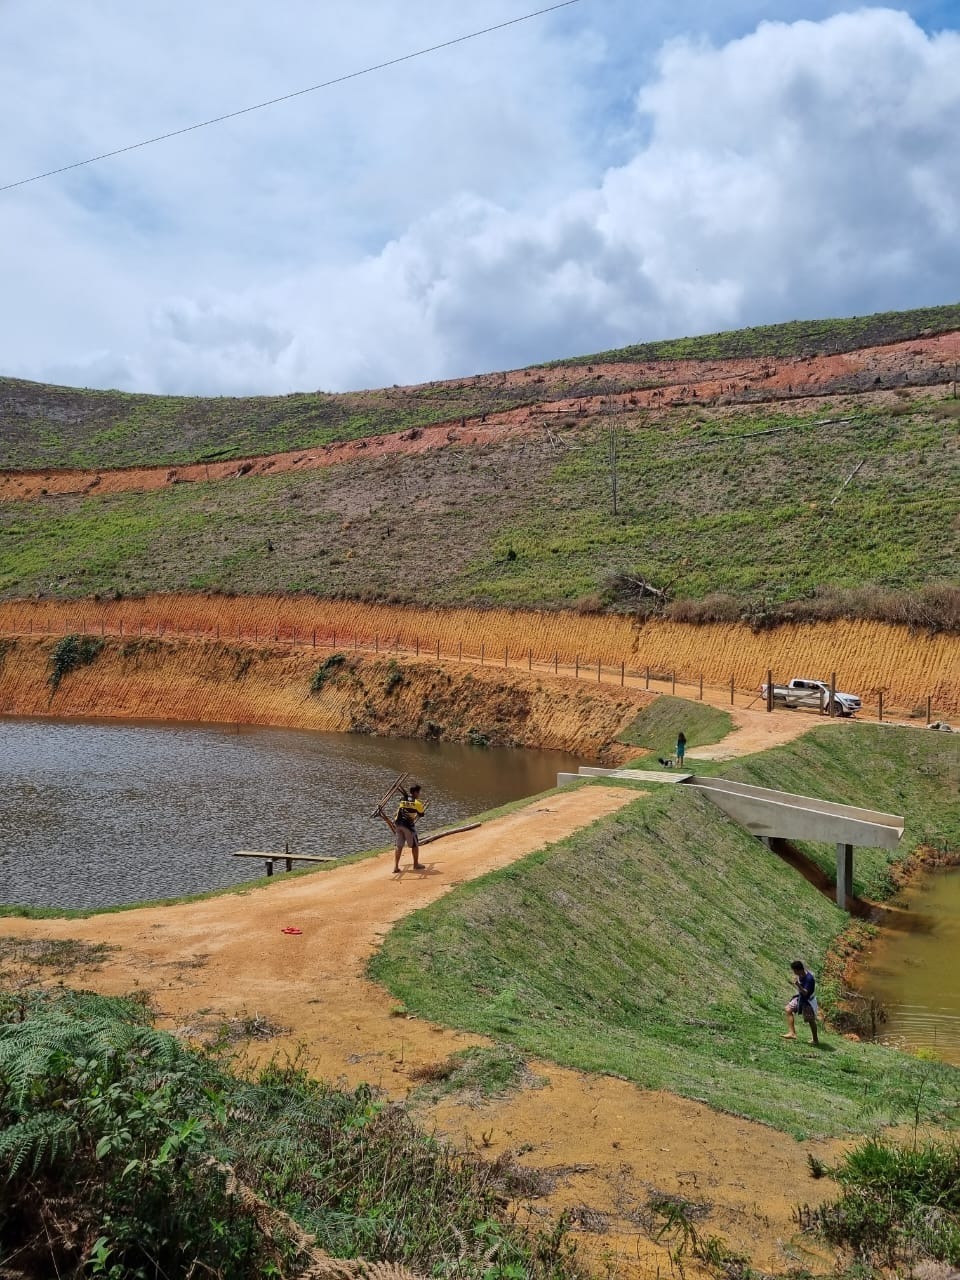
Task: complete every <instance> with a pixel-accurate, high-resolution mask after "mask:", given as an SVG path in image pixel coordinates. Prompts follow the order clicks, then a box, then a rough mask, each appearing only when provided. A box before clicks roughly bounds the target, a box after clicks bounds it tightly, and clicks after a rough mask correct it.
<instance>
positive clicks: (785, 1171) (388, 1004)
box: [0, 713, 825, 1277]
mask: <svg viewBox="0 0 960 1280" xmlns="http://www.w3.org/2000/svg"><path fill="white" fill-rule="evenodd" d="M745 714H749V713H745ZM788 730H789V732H790V733H791V734H792V732H793V724H790V725H789V726H788V725H786V724H785V725H784V726H783V731H784V732H787V731H788ZM769 731H770V732H775V730H774V729H773V727H772V726H771V727H770V730H769ZM756 732H758V730H755V729H754V727H753V725H752V721H746V722H745V723H744V724H743V727H742V728H741V729H740V730H738V733H737V736H736V741H737V745H738V746H739V747H740V748H741V749H744V750H745V749H748V744H749V749H752V748H753V746H754V745H755V744H756V743H755V736H753V737H752V736H751V734H754V735H755V734H756ZM740 734H743V737H740V736H739V735H740ZM635 795H636V793H635V792H633V791H629V790H626V789H622V788H614V787H609V788H607V787H605V788H585V789H581V790H578V791H574V792H567V793H562V794H560V795H557V796H552V797H548V798H544V799H539V800H537V799H535V800H533V801H531V803H530V804H529V805H527V806H526V807H524V808H522V809H520V810H517V811H515V812H513V813H511V814H509V815H507V816H504V817H502V818H499V819H496V820H495V821H492V822H489V823H486V824H484V825H483V826H482V827H481V828H480V829H479V830H476V831H473V832H469V833H465V834H463V835H459V836H454V837H450V838H449V839H447V840H445V841H443V842H440V843H438V844H436V845H432V846H425V847H424V850H423V853H424V861H425V866H426V870H425V871H424V872H423V873H420V874H417V873H414V872H413V871H412V870H411V869H407V870H405V871H404V872H403V873H402V874H400V875H393V874H392V871H391V869H392V855H391V854H384V855H382V856H380V857H377V858H373V859H370V860H368V861H365V862H360V863H357V864H353V865H349V866H343V867H336V868H331V869H329V870H326V869H325V870H323V871H320V872H318V873H316V874H313V875H309V876H297V877H292V878H289V879H284V878H283V877H282V876H277V877H276V879H275V881H274V883H273V884H271V885H269V886H265V887H262V888H258V889H252V890H249V891H247V892H244V893H241V894H235V895H225V896H222V897H217V898H213V899H209V900H206V901H203V902H198V903H191V904H187V905H179V906H168V907H159V908H151V909H137V910H133V911H129V912H123V913H119V914H111V915H101V916H95V917H92V918H90V919H87V920H73V921H62V920H60V921H57V920H50V921H33V920H22V919H10V920H5V921H3V922H2V923H0V933H2V934H6V935H8V936H10V935H12V936H18V937H31V938H40V937H57V938H63V937H69V938H76V939H81V940H84V941H87V942H107V943H110V944H111V945H112V946H113V947H116V948H118V950H117V951H116V952H114V953H112V954H111V955H110V956H109V958H108V960H107V962H106V963H104V964H103V965H102V967H101V968H99V969H95V970H92V971H83V970H79V971H76V972H74V973H72V974H71V976H70V978H69V981H70V982H71V983H72V984H73V985H86V986H90V987H93V988H95V989H97V990H101V991H104V992H107V993H122V992H130V991H134V990H136V991H146V992H149V993H150V995H151V996H152V997H153V999H154V1001H155V1004H156V1007H157V1008H158V1009H159V1011H160V1024H161V1025H164V1026H168V1027H172V1028H176V1029H178V1030H180V1031H181V1032H182V1031H184V1030H190V1031H192V1032H193V1033H194V1034H196V1035H202V1034H204V1033H205V1032H211V1031H213V1030H214V1029H215V1028H216V1027H217V1026H218V1025H219V1024H221V1023H222V1021H223V1020H224V1019H228V1018H236V1017H239V1016H253V1015H257V1016H259V1017H261V1018H265V1019H269V1020H270V1022H272V1023H275V1024H279V1025H281V1026H283V1027H285V1028H288V1031H287V1032H286V1033H285V1034H284V1035H283V1036H281V1037H279V1038H277V1039H274V1040H272V1041H269V1042H266V1043H259V1042H254V1043H252V1044H251V1049H250V1052H251V1055H252V1056H254V1057H257V1056H259V1057H261V1058H262V1057H264V1056H269V1055H270V1054H272V1053H273V1052H275V1051H276V1050H277V1049H278V1048H280V1049H284V1048H290V1049H294V1048H296V1047H298V1046H299V1047H301V1049H302V1052H303V1054H304V1060H305V1062H306V1064H307V1065H308V1066H309V1067H310V1068H311V1069H312V1070H313V1071H314V1072H315V1073H316V1074H318V1075H320V1076H323V1077H325V1078H327V1079H331V1080H335V1081H342V1082H345V1083H347V1084H355V1083H358V1082H359V1081H361V1080H367V1081H370V1082H372V1083H373V1084H375V1085H378V1086H379V1087H381V1088H382V1089H384V1090H385V1091H386V1092H387V1093H388V1094H390V1095H391V1096H394V1097H404V1096H406V1095H407V1094H408V1093H409V1092H410V1090H411V1088H412V1087H413V1082H412V1081H411V1078H410V1072H411V1070H412V1069H413V1068H415V1067H417V1066H422V1065H424V1064H429V1063H435V1062H438V1061H442V1060H443V1059H444V1058H446V1056H447V1055H448V1054H450V1053H451V1052H452V1051H454V1050H456V1049H459V1048H463V1047H465V1046H466V1045H468V1044H475V1043H478V1042H480V1038H479V1037H476V1036H469V1035H461V1034H458V1033H455V1032H451V1031H448V1030H446V1029H444V1028H441V1027H438V1026H433V1025H431V1024H429V1023H427V1022H424V1021H421V1020H419V1019H416V1018H410V1017H408V1016H405V1015H403V1013H402V1012H400V1013H398V1011H397V1009H396V1007H395V1002H394V1001H393V1000H392V999H391V997H390V996H389V995H388V994H387V993H386V992H385V991H384V990H382V989H381V988H379V987H378V986H376V985H375V984H373V983H371V982H370V981H368V980H367V979H366V977H365V976H364V970H365V965H366V962H367V960H368V958H369V957H370V956H371V954H372V953H373V952H374V950H375V948H376V947H377V945H378V942H379V939H380V938H381V937H382V936H383V935H384V933H385V932H386V931H387V930H388V929H389V928H390V926H391V925H392V924H393V923H394V922H395V921H396V920H398V919H400V918H401V917H402V916H404V915H406V914H407V913H408V912H410V911H413V910H415V909H417V908H419V907H422V906H425V905H426V904H427V903H429V902H432V901H434V900H435V899H436V898H438V897H440V896H441V895H442V894H444V893H446V892H447V891H448V890H449V889H451V888H452V887H453V886H455V885H457V884H459V883H461V882H462V881H464V880H466V879H469V878H471V877H474V876H478V875H482V874H484V873H485V872H487V871H490V870H492V869H494V868H497V867H501V866H504V865H506V864H508V863H510V862H512V861H513V860H515V859H517V858H520V857H522V856H524V855H525V854H527V853H529V852H531V851H533V850H535V849H538V848H541V847H542V846H544V845H545V844H548V843H551V842H553V841H556V840H558V839H560V838H562V837H563V836H565V835H567V834H569V833H570V832H572V831H574V830H576V829H577V828H578V827H582V826H583V825H585V824H587V823H589V822H591V821H593V820H595V819H597V818H600V817H602V816H604V815H606V814H609V813H611V812H614V811H615V810H617V809H618V808H619V807H621V806H622V805H624V804H626V803H628V802H629V801H630V800H631V798H633V797H634V796H635ZM405 861H407V860H406V859H405ZM407 865H408V866H409V864H408V863H407ZM286 928H294V929H299V930H301V932H300V933H294V934H287V933H284V932H283V930H284V929H286ZM778 1032H779V1027H778V1026H777V1025H776V1020H775V1019H772V1022H771V1035H776V1034H778ZM531 1067H532V1070H533V1072H534V1073H535V1074H536V1076H538V1077H540V1078H541V1081H540V1082H539V1083H536V1084H533V1085H531V1086H530V1087H526V1088H524V1089H523V1090H521V1091H520V1092H519V1093H517V1094H514V1095H512V1096H510V1097H507V1098H504V1099H501V1100H494V1101H490V1102H486V1103H484V1104H482V1105H480V1104H479V1103H477V1101H476V1100H475V1099H474V1100H470V1099H468V1100H464V1099H460V1100H446V1101H443V1102H442V1103H441V1104H439V1105H437V1106H435V1107H432V1108H431V1107H427V1108H426V1109H425V1110H424V1111H423V1114H422V1118H423V1119H424V1121H425V1122H426V1123H427V1124H428V1125H431V1126H434V1127H436V1128H437V1129H438V1131H439V1132H441V1133H444V1134H447V1135H450V1136H451V1137H452V1138H453V1139H455V1140H456V1141H458V1142H460V1143H464V1144H466V1145H474V1146H476V1147H477V1148H478V1149H481V1150H483V1151H484V1152H485V1153H486V1154H489V1155H491V1156H493V1155H497V1154H499V1153H500V1152H501V1151H503V1150H505V1149H509V1150H511V1151H513V1152H516V1153H519V1154H520V1156H521V1159H522V1161H523V1162H525V1163H527V1164H530V1165H533V1166H536V1167H538V1168H545V1169H547V1170H549V1171H551V1175H552V1177H553V1179H554V1181H555V1187H554V1190H553V1191H552V1192H551V1194H550V1195H549V1196H548V1197H546V1198H545V1199H543V1200H540V1201H538V1202H537V1207H536V1210H535V1212H544V1213H555V1212H558V1211H559V1210H560V1209H561V1208H565V1207H566V1208H572V1209H574V1210H576V1211H577V1214H578V1216H579V1218H580V1219H581V1220H582V1221H584V1222H587V1223H588V1224H589V1225H590V1226H591V1227H592V1230H590V1231H585V1232H583V1233H581V1237H580V1238H581V1243H582V1246H583V1247H584V1248H585V1249H586V1250H587V1251H588V1252H589V1253H590V1254H591V1256H592V1257H593V1259H594V1260H595V1262H596V1263H597V1265H598V1266H599V1265H601V1264H602V1265H603V1266H604V1267H607V1266H610V1267H611V1268H612V1272H611V1274H614V1275H620V1276H625V1277H626V1276H630V1277H633V1276H637V1277H639V1276H644V1277H646V1276H653V1275H655V1274H658V1273H659V1270H660V1269H664V1268H666V1267H668V1266H669V1260H668V1258H667V1256H666V1254H665V1252H664V1251H663V1249H661V1248H659V1247H658V1246H656V1245H654V1244H653V1243H652V1242H651V1241H650V1240H649V1238H648V1237H647V1235H646V1234H645V1232H644V1231H643V1230H642V1229H641V1227H640V1226H639V1225H638V1223H637V1220H636V1212H637V1209H638V1207H639V1206H642V1205H643V1204H644V1203H645V1202H646V1200H647V1198H648V1195H649V1193H650V1191H651V1190H654V1189H656V1190H659V1191H664V1192H675V1193H680V1194H682V1195H684V1196H685V1197H687V1198H688V1199H691V1200H694V1201H702V1202H704V1203H705V1204H706V1205H709V1206H710V1213H709V1217H708V1218H707V1219H706V1221H705V1222H704V1223H702V1224H701V1226H702V1227H703V1229H704V1230H705V1231H706V1233H707V1234H711V1233H713V1234H720V1235H721V1236H723V1237H724V1238H725V1239H727V1240H728V1241H729V1243H730V1244H731V1245H732V1246H733V1247H735V1248H737V1249H740V1250H743V1251H745V1252H749V1254H750V1255H751V1257H752V1258H753V1259H754V1261H755V1262H756V1264H757V1265H760V1266H763V1267H765V1268H770V1269H785V1268H786V1267H787V1265H788V1262H789V1260H790V1259H794V1260H795V1259H796V1258H797V1257H799V1256H801V1255H800V1254H798V1253H797V1252H796V1249H797V1248H798V1245H797V1240H796V1238H795V1227H794V1224H793V1222H792V1209H793V1206H794V1205H795V1204H796V1203H797V1201H798V1199H810V1200H814V1199H816V1198H817V1196H818V1193H820V1194H822V1193H823V1191H824V1190H825V1188H824V1184H823V1183H822V1182H820V1183H811V1182H810V1180H809V1178H808V1176H807V1156H806V1153H807V1150H809V1149H812V1148H811V1144H800V1143H797V1142H795V1141H793V1140H792V1139H790V1138H787V1137H784V1136H783V1135H779V1134H775V1133H773V1132H772V1131H771V1130H769V1129H767V1128H765V1127H763V1126H761V1125H758V1124H754V1123H751V1122H749V1121H745V1120H740V1119H736V1118H733V1117H731V1116H727V1115H723V1114H719V1113H716V1112H713V1111H711V1110H710V1109H709V1108H708V1107H706V1106H705V1105H702V1104H699V1103H696V1102H690V1101H685V1100H683V1099H679V1098H676V1097H673V1096H671V1095H667V1094H663V1093H650V1092H645V1091H643V1090H641V1089H638V1088H637V1087H635V1086H634V1085H631V1084H629V1083H627V1082H625V1081H622V1080H618V1079H614V1078H611V1077H593V1076H587V1075H583V1074H581V1073H579V1072H575V1071H570V1070H566V1069H562V1068H559V1067H556V1066H554V1065H551V1064H544V1063H532V1064H531ZM821 1154H823V1152H821ZM598 1225H599V1226H600V1227H601V1228H602V1230H599V1231H598V1230H596V1228H597V1226H598ZM785 1246H786V1247H787V1248H788V1250H789V1252H785ZM821 1261H822V1259H821Z"/></svg>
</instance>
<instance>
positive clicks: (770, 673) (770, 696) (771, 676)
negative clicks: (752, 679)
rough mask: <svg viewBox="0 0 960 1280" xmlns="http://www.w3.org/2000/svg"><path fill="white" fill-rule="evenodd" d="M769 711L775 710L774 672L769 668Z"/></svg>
mask: <svg viewBox="0 0 960 1280" xmlns="http://www.w3.org/2000/svg"><path fill="white" fill-rule="evenodd" d="M767 710H768V711H772V710H773V672H772V671H771V669H770V668H769V667H767Z"/></svg>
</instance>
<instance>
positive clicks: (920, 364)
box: [0, 333, 960, 502]
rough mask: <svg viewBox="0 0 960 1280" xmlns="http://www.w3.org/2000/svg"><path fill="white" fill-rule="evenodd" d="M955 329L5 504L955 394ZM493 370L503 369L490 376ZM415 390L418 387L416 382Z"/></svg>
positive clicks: (697, 369)
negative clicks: (578, 433)
mask: <svg viewBox="0 0 960 1280" xmlns="http://www.w3.org/2000/svg"><path fill="white" fill-rule="evenodd" d="M958 338H960V335H958V334H955V333H946V334H938V335H936V336H931V337H926V338H916V339H911V340H910V341H907V342H896V343H890V344H888V345H884V346H880V347H865V348H863V349H861V350H859V351H850V352H844V353H839V354H834V355H820V356H788V357H783V358H779V357H772V356H757V357H743V358H740V359H724V360H720V359H717V360H656V361H646V362H638V363H629V362H617V363H612V364H604V363H603V362H602V361H601V362H597V363H596V364H595V365H592V366H591V367H590V370H589V372H590V374H591V375H592V376H593V377H595V378H598V379H602V378H603V377H608V378H611V379H615V380H616V382H617V383H618V384H619V386H620V387H621V388H623V389H622V390H620V391H617V392H614V393H609V392H608V393H605V394H602V395H601V394H597V395H589V394H587V395H583V394H578V395H574V396H572V397H569V398H564V397H563V396H562V395H561V396H560V397H559V398H550V396H549V390H550V388H551V386H554V387H557V388H558V389H559V387H562V386H564V385H565V384H566V382H567V379H569V378H570V377H571V374H572V373H573V374H574V375H576V374H580V375H581V376H582V369H581V367H580V366H577V367H575V368H574V369H573V370H571V367H570V366H566V365H556V366H554V367H553V368H551V369H547V370H541V371H539V372H538V374H537V378H536V383H535V385H538V386H539V385H541V384H543V390H542V391H541V395H543V396H544V398H543V399H542V400H540V401H538V402H536V403H534V404H528V405H524V406H523V407H521V408H515V409H508V410H504V411H502V412H491V413H486V414H483V415H482V416H481V417H472V418H466V417H456V418H452V419H450V420H449V421H447V422H442V423H437V424H435V425H433V426H427V427H414V428H412V429H407V430H404V431H396V432H391V433H390V434H385V435H380V436H368V437H364V438H363V439H359V440H348V441H344V442H341V443H336V444H329V445H319V446H316V447H313V448H305V449H293V450H290V451H287V452H284V453H274V454H268V455H262V456H250V457H245V458H231V459H229V460H227V461H224V462H197V463H182V464H166V463H164V464H161V465H156V466H139V467H116V468H113V467H104V468H99V469H96V470H84V469H75V468H67V467H47V468H43V469H37V470H25V469H13V470H7V471H2V470H0V502H3V501H6V502H14V501H30V500H33V499H36V498H39V497H42V496H45V495H48V494H76V493H87V494H93V495H98V494H108V493H146V492H149V491H151V490H154V489H163V488H166V487H168V486H170V485H176V484H196V483H203V482H210V481H218V480H238V479H242V478H243V477H245V476H257V475H266V474H270V475H276V474H279V473H280V472H290V471H313V470H316V469H318V468H323V467H331V466H335V465H337V464H338V463H342V462H350V461H356V460H357V459H360V458H363V459H373V458H378V457H383V456H385V455H395V454H421V453H426V452H429V451H430V450H433V449H443V448H449V447H450V446H451V445H455V446H461V445H477V444H487V443H491V442H493V441H500V440H504V439H508V438H510V437H513V436H531V435H541V434H542V433H543V429H544V428H545V427H549V426H550V424H551V420H553V422H554V423H555V422H556V421H557V420H559V419H567V418H569V416H570V415H571V414H573V415H576V416H578V417H579V416H582V415H588V416H589V415H592V414H597V413H609V412H616V411H622V412H630V411H636V410H641V409H642V410H644V411H646V412H647V413H648V414H651V413H652V414H654V415H656V414H658V413H661V412H666V411H669V410H671V409H675V408H678V407H691V406H693V407H696V408H697V409H698V410H704V409H707V408H710V407H713V408H715V409H716V410H717V411H718V412H720V413H725V412H727V411H728V410H729V407H730V406H737V405H741V406H746V407H751V406H752V407H754V408H756V406H757V405H758V404H759V403H762V404H764V405H765V406H766V407H767V408H768V410H769V411H771V412H773V411H775V410H776V409H778V408H779V409H783V410H785V411H788V412H789V411H790V410H791V408H792V409H793V410H794V411H796V409H797V405H796V403H795V402H797V401H799V402H800V404H801V405H802V411H806V412H811V411H816V410H817V409H829V407H830V405H831V402H832V401H833V400H834V399H836V398H838V397H839V398H840V399H841V400H843V399H846V398H849V396H850V395H851V394H858V396H859V398H860V400H861V402H862V403H866V402H870V403H882V402H884V401H885V400H889V399H890V398H891V397H892V396H893V394H894V393H893V392H892V391H890V390H879V391H876V390H874V389H873V388H874V386H875V385H877V386H886V387H889V386H890V385H891V383H892V384H894V385H895V386H896V389H897V390H898V391H900V392H902V391H903V388H902V386H900V382H901V380H902V379H903V377H904V375H905V376H906V377H907V379H910V378H911V376H912V378H913V380H914V381H915V383H916V385H917V388H918V390H919V392H920V394H923V395H930V394H931V393H932V392H934V391H935V389H936V387H937V384H938V383H940V384H942V387H943V393H944V394H945V393H946V387H947V382H948V378H947V374H948V372H949V368H950V367H951V366H952V365H953V364H954V363H955V362H956V350H957V341H958ZM530 375H531V371H530V370H522V369H521V370H515V371H513V372H511V373H509V374H505V375H502V378H503V381H504V383H506V384H507V385H511V386H523V387H525V388H528V389H529V387H530V382H529V378H530ZM488 376H493V375H488ZM410 390H414V391H415V390H416V388H411V389H410Z"/></svg>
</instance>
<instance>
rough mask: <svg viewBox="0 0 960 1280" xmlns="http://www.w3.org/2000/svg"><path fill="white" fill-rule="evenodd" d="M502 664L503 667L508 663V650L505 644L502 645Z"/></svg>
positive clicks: (507, 665)
mask: <svg viewBox="0 0 960 1280" xmlns="http://www.w3.org/2000/svg"><path fill="white" fill-rule="evenodd" d="M503 665H504V667H509V665H510V658H509V650H508V649H507V646H506V645H504V646H503Z"/></svg>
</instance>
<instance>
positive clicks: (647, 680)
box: [643, 667, 650, 689]
mask: <svg viewBox="0 0 960 1280" xmlns="http://www.w3.org/2000/svg"><path fill="white" fill-rule="evenodd" d="M643 687H644V688H645V689H649V688H650V668H649V667H647V676H646V684H645V685H644V686H643Z"/></svg>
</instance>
